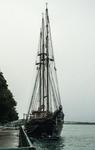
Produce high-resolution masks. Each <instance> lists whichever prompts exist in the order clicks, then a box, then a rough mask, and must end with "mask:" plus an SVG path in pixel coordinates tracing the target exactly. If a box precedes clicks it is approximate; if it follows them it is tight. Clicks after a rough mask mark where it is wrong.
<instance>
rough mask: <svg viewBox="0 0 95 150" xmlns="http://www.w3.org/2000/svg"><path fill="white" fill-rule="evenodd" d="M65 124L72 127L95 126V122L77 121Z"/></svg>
mask: <svg viewBox="0 0 95 150" xmlns="http://www.w3.org/2000/svg"><path fill="white" fill-rule="evenodd" d="M64 124H68V125H69V124H71V125H95V122H76V121H65V122H64Z"/></svg>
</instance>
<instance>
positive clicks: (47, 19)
mask: <svg viewBox="0 0 95 150" xmlns="http://www.w3.org/2000/svg"><path fill="white" fill-rule="evenodd" d="M48 23H49V17H48V8H47V3H46V54H47V61H46V65H47V113H48V112H49V53H48V40H49V39H48Z"/></svg>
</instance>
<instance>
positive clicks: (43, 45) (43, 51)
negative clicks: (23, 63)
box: [42, 14, 45, 111]
mask: <svg viewBox="0 0 95 150" xmlns="http://www.w3.org/2000/svg"><path fill="white" fill-rule="evenodd" d="M44 55H45V44H44V16H43V14H42V61H43V70H42V75H43V77H42V78H43V111H44V97H45V96H44V84H45V82H44V72H45V63H44V61H45V57H44Z"/></svg>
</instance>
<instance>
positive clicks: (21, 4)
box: [0, 0, 95, 121]
mask: <svg viewBox="0 0 95 150" xmlns="http://www.w3.org/2000/svg"><path fill="white" fill-rule="evenodd" d="M45 2H46V1H45V0H39V1H38V0H3V1H2V0H1V1H0V69H1V71H2V72H3V73H4V76H5V78H6V79H7V81H8V85H9V89H10V90H11V91H12V92H13V95H14V98H15V100H16V101H17V104H18V105H17V110H18V112H19V114H20V117H22V114H23V113H26V112H27V109H28V105H29V101H30V98H31V94H32V83H33V82H32V81H33V79H34V77H33V68H34V63H35V58H36V52H37V48H38V39H39V30H40V25H41V13H42V12H43V11H44V9H45ZM48 3H49V6H48V7H49V15H50V21H51V31H52V39H53V47H54V54H55V60H56V66H57V74H58V79H59V87H60V93H61V99H62V104H63V106H64V112H65V120H75V121H95V92H94V90H95V1H94V0H48Z"/></svg>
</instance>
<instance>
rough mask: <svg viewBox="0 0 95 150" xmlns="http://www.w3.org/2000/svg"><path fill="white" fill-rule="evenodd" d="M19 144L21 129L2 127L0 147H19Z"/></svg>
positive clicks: (0, 130)
mask: <svg viewBox="0 0 95 150" xmlns="http://www.w3.org/2000/svg"><path fill="white" fill-rule="evenodd" d="M18 145H19V130H15V129H13V130H10V129H0V147H2V148H3V147H4V148H8V147H10V148H17V147H18Z"/></svg>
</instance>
